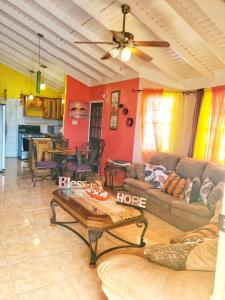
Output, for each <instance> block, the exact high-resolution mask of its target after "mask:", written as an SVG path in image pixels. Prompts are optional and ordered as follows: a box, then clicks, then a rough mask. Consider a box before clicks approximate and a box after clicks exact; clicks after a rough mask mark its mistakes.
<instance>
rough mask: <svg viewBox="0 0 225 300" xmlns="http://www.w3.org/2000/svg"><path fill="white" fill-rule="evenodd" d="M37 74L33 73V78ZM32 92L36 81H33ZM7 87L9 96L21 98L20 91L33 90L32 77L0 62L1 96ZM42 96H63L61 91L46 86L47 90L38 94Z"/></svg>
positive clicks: (27, 92)
mask: <svg viewBox="0 0 225 300" xmlns="http://www.w3.org/2000/svg"><path fill="white" fill-rule="evenodd" d="M34 77H35V74H34V75H33V78H34ZM32 87H33V89H32V93H33V95H37V94H36V93H35V87H36V85H35V81H33V83H32ZM5 88H6V89H7V98H13V99H19V97H20V93H21V90H22V93H23V94H24V95H28V94H30V92H31V90H30V89H31V83H30V77H27V76H25V75H23V74H22V73H19V72H17V71H15V70H13V69H11V68H9V67H7V66H6V65H3V64H0V96H2V94H3V91H4V89H5ZM38 96H40V97H49V98H61V92H60V91H56V90H53V89H51V88H49V87H47V86H46V88H45V90H43V91H41V92H40V94H38Z"/></svg>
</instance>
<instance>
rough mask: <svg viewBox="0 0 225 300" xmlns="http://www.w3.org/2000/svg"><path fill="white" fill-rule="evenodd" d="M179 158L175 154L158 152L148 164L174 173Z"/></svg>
mask: <svg viewBox="0 0 225 300" xmlns="http://www.w3.org/2000/svg"><path fill="white" fill-rule="evenodd" d="M180 158H181V156H179V155H176V154H170V153H164V152H158V153H155V154H154V155H153V156H152V157H151V158H150V163H151V164H153V165H163V166H165V167H166V169H167V170H168V171H174V170H175V168H176V165H177V163H178V162H179V160H180Z"/></svg>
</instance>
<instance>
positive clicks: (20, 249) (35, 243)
mask: <svg viewBox="0 0 225 300" xmlns="http://www.w3.org/2000/svg"><path fill="white" fill-rule="evenodd" d="M4 252H5V254H6V258H7V262H8V264H9V265H11V264H15V263H18V262H20V261H22V260H26V259H30V258H34V257H39V256H46V255H49V254H50V252H49V250H48V248H47V246H46V245H45V243H44V242H43V241H42V240H41V239H40V237H38V236H34V237H33V238H26V239H24V240H19V241H16V242H11V243H5V244H4Z"/></svg>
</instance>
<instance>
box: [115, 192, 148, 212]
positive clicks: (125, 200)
mask: <svg viewBox="0 0 225 300" xmlns="http://www.w3.org/2000/svg"><path fill="white" fill-rule="evenodd" d="M146 202H147V199H146V198H141V197H138V196H131V195H129V194H124V193H117V198H116V203H118V204H124V205H129V206H135V207H138V208H146Z"/></svg>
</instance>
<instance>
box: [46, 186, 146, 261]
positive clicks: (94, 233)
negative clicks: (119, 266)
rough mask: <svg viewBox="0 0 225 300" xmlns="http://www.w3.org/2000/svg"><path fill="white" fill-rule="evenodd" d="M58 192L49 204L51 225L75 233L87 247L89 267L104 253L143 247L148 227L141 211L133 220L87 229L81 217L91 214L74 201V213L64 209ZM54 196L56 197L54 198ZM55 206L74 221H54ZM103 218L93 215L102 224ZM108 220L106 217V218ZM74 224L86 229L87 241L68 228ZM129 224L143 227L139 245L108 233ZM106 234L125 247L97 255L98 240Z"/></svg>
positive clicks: (54, 193)
mask: <svg viewBox="0 0 225 300" xmlns="http://www.w3.org/2000/svg"><path fill="white" fill-rule="evenodd" d="M57 192H58V191H55V192H53V199H52V201H51V202H50V207H51V211H52V218H51V224H52V225H53V224H54V225H55V224H57V225H61V226H63V227H65V228H67V229H69V230H70V231H72V232H73V233H75V234H76V235H77V236H78V237H80V238H81V239H82V240H83V241H84V243H85V244H86V245H87V246H88V248H89V250H90V265H91V266H96V262H97V260H98V259H99V258H100V257H101V256H103V255H104V254H106V253H109V252H111V251H113V250H117V249H121V248H142V247H144V246H145V242H144V235H145V233H146V230H147V227H148V221H147V219H146V218H145V217H144V214H143V211H141V215H140V216H138V217H135V218H130V219H127V220H126V221H121V222H119V223H115V224H113V223H112V224H110V225H109V226H105V227H104V228H102V229H99V228H94V227H93V226H92V227H88V226H87V225H86V224H85V222H83V220H84V219H83V217H84V214H83V213H84V212H85V213H86V216H87V217H91V215H92V217H93V214H92V213H91V212H89V211H88V210H87V209H85V208H84V207H82V206H81V205H80V204H79V203H77V202H76V201H74V203H75V206H76V208H77V210H76V212H75V211H73V209H68V207H65V206H64V205H63V201H62V196H61V197H58V196H59V195H57ZM54 196H56V197H54ZM56 206H60V207H61V208H62V209H64V210H65V211H66V212H67V213H69V214H70V215H71V216H72V217H73V218H74V219H75V220H74V221H72V222H60V221H57V220H56V210H55V207H56ZM73 212H74V213H73ZM79 215H80V216H81V218H79ZM104 216H107V215H100V216H99V215H94V218H95V219H96V220H97V219H99V220H100V221H101V220H103V222H104ZM107 218H108V216H107ZM74 223H79V224H81V225H83V226H84V227H85V228H87V230H88V240H86V239H85V237H83V236H82V235H81V234H80V233H79V232H77V231H76V230H75V229H73V228H72V227H70V226H69V224H74ZM130 224H136V225H137V226H138V227H143V226H144V227H143V231H142V233H141V236H140V243H139V244H136V243H132V242H130V241H127V240H125V239H123V238H121V237H119V236H117V235H115V234H114V233H112V232H110V230H111V229H115V228H120V227H124V226H127V225H130ZM104 232H106V233H108V234H109V235H111V236H112V237H114V238H116V239H117V240H119V241H121V242H123V243H124V244H125V245H120V246H115V247H112V248H108V249H106V250H104V251H102V252H100V253H97V248H98V240H99V239H101V237H102V236H103V233H104Z"/></svg>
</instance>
